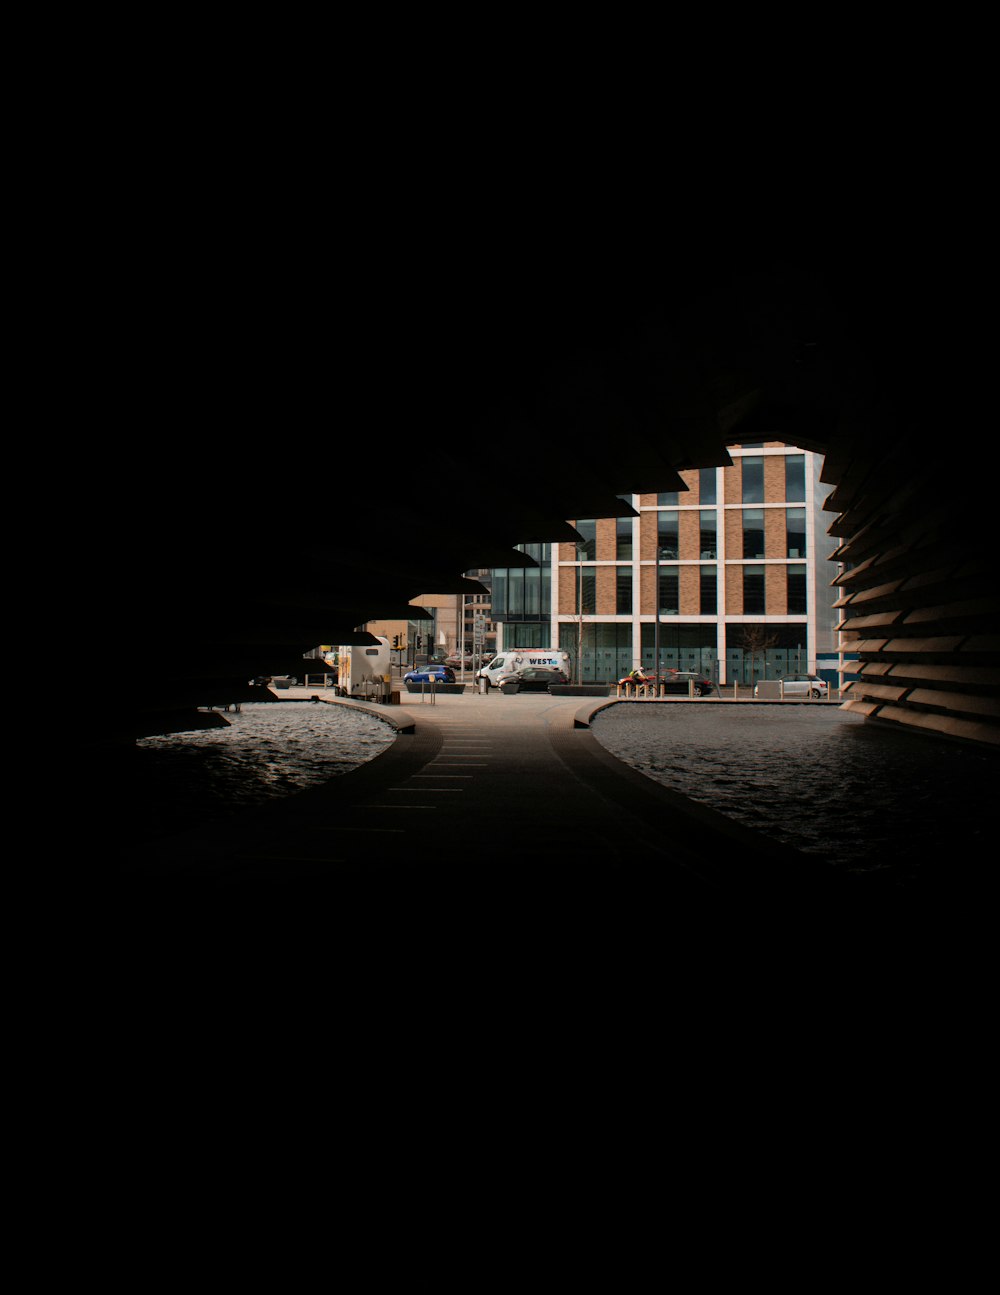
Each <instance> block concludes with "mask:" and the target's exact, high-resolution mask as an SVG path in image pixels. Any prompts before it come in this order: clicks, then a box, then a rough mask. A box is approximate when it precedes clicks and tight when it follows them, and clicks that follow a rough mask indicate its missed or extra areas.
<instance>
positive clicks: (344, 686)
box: [337, 635, 392, 701]
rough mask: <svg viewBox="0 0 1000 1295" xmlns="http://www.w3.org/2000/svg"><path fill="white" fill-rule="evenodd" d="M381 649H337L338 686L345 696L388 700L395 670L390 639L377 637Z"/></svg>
mask: <svg viewBox="0 0 1000 1295" xmlns="http://www.w3.org/2000/svg"><path fill="white" fill-rule="evenodd" d="M376 638H378V643H379V645H378V647H359V646H357V645H353V646H352V645H350V644H348V645H346V646H343V647H340V648H338V649H337V653H338V656H339V658H340V676H339V680H338V687H339V691H340V693H341V696H343V697H365V698H370V697H376V698H380V699H383V700H386V701H387V700H388V698H389V691H390V684H391V682H392V671H391V667H390V660H391V658H390V655H389V653H390V650H391V649H390V647H389V640H388V639H387V638H384V637H383V636H382V635H376Z"/></svg>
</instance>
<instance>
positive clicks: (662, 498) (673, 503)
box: [656, 490, 680, 508]
mask: <svg viewBox="0 0 1000 1295" xmlns="http://www.w3.org/2000/svg"><path fill="white" fill-rule="evenodd" d="M679 493H680V491H678V490H667V491H666V492H665V493H663V494H659V495H657V496H656V502H657V503H658V504H659V505H660V507H661V508H676V507H677V496H678V494H679Z"/></svg>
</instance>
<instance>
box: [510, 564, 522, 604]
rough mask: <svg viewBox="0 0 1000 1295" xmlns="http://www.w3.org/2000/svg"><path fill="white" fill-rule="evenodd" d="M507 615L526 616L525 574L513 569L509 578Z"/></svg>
mask: <svg viewBox="0 0 1000 1295" xmlns="http://www.w3.org/2000/svg"><path fill="white" fill-rule="evenodd" d="M507 614H508V615H509V616H523V615H524V572H523V570H520V569H519V568H513V569H511V571H510V572H509V574H508V577H507Z"/></svg>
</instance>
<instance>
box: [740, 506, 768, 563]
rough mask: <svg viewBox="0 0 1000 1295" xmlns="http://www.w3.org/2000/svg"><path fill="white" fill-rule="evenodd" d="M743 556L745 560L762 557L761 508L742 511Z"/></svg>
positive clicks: (762, 531)
mask: <svg viewBox="0 0 1000 1295" xmlns="http://www.w3.org/2000/svg"><path fill="white" fill-rule="evenodd" d="M743 556H744V557H745V558H762V557H763V556H764V510H763V508H744V509H743Z"/></svg>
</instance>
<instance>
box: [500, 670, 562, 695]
mask: <svg viewBox="0 0 1000 1295" xmlns="http://www.w3.org/2000/svg"><path fill="white" fill-rule="evenodd" d="M554 683H569V678H568V677H567V676H566V674H565V673H564V672H563V671H562V670H552V669H548V668H546V667H545V666H537V667H533V666H527V667H526V668H525V669H524V670H513V671H511V672H510V674H502V675H501V676H500V678H499V680H498V682H497V687H498V688H499V689H500V691H501V692H503V691H504V686H505V685H506V686H507V687H509V686H510V685H511V684H517V691H518V692H548V690H549V688H550V686H551V685H552V684H554Z"/></svg>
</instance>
